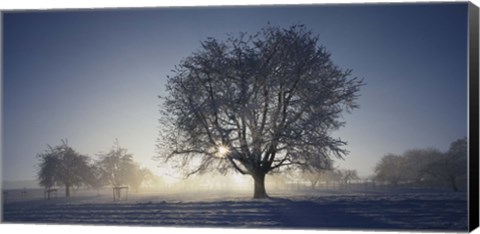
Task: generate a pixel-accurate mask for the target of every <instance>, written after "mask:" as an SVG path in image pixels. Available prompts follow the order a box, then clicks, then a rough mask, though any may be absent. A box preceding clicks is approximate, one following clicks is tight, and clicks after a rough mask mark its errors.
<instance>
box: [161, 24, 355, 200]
mask: <svg viewBox="0 0 480 234" xmlns="http://www.w3.org/2000/svg"><path fill="white" fill-rule="evenodd" d="M318 42H319V38H318V36H314V35H313V33H312V32H311V31H309V30H307V29H306V28H305V27H304V26H302V25H295V26H292V27H290V28H285V29H283V28H278V27H273V26H268V27H266V28H264V29H263V30H262V31H260V32H259V33H256V34H254V35H247V34H240V36H239V37H229V38H228V39H227V40H226V41H218V40H216V39H214V38H209V39H208V40H206V41H204V42H202V46H201V48H200V50H198V51H197V52H195V53H193V54H192V55H191V56H189V57H187V58H186V59H184V60H183V61H182V62H181V63H180V65H178V66H177V67H175V69H174V70H173V72H174V75H173V76H172V77H168V85H167V91H168V95H167V96H166V97H163V98H162V100H163V108H162V109H161V113H162V118H161V119H160V122H161V124H162V126H161V131H160V138H159V143H158V149H159V155H158V157H156V159H158V160H162V161H167V162H169V161H173V162H176V163H177V166H178V167H180V168H190V169H191V170H189V171H188V172H187V175H190V174H193V173H197V172H204V171H210V170H211V169H212V168H214V169H217V170H219V171H220V172H225V171H226V170H228V169H235V170H236V171H238V172H240V173H242V174H248V175H250V176H252V177H253V180H254V195H253V197H254V198H264V197H267V193H266V190H265V176H266V175H267V173H269V172H271V171H273V170H279V169H280V168H293V167H300V168H311V169H317V168H321V167H322V166H323V163H322V162H324V161H325V160H328V159H330V158H331V157H337V158H342V157H343V156H344V155H346V153H347V151H346V150H345V149H344V148H343V146H345V145H346V142H344V141H342V140H341V139H338V138H334V137H332V136H331V132H332V131H334V130H337V129H338V128H340V127H342V126H343V125H344V124H345V123H344V122H343V121H342V120H341V116H342V113H343V112H344V111H345V110H346V111H350V110H352V109H354V108H357V107H358V105H357V103H356V99H357V97H358V95H359V94H358V92H359V89H360V87H361V86H362V85H363V81H362V80H361V79H358V78H350V73H351V71H350V70H342V69H340V68H339V67H338V66H337V65H335V64H334V63H333V62H332V61H331V59H330V53H329V52H328V51H327V50H326V49H325V48H324V47H322V46H321V45H319V43H318Z"/></svg>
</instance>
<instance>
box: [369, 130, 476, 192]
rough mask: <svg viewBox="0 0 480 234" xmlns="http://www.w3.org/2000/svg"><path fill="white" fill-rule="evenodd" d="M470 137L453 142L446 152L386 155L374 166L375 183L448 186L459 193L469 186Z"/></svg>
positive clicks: (429, 150) (420, 150) (415, 151)
mask: <svg viewBox="0 0 480 234" xmlns="http://www.w3.org/2000/svg"><path fill="white" fill-rule="evenodd" d="M467 150H468V149H467V138H463V139H458V140H456V141H454V142H452V143H451V145H450V148H449V149H448V151H446V152H441V151H440V150H437V149H414V150H408V151H406V152H405V153H403V154H401V155H396V154H387V155H385V156H383V158H382V159H381V160H380V162H379V163H378V164H377V165H376V167H375V176H374V178H375V180H376V181H379V182H382V183H385V184H390V185H393V186H398V185H400V184H403V185H405V184H409V185H429V186H449V187H450V188H451V189H452V190H454V191H458V190H459V189H460V186H465V185H466V183H467V155H468V152H467Z"/></svg>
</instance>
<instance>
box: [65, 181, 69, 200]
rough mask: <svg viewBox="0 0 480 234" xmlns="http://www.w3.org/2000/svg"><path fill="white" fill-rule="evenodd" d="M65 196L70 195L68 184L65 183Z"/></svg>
mask: <svg viewBox="0 0 480 234" xmlns="http://www.w3.org/2000/svg"><path fill="white" fill-rule="evenodd" d="M65 197H70V185H68V184H66V185H65Z"/></svg>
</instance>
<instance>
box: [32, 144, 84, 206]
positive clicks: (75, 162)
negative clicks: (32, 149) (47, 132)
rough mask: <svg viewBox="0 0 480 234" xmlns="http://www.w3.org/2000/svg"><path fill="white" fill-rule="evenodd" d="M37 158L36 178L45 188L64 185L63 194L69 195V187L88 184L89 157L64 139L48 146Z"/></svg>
mask: <svg viewBox="0 0 480 234" xmlns="http://www.w3.org/2000/svg"><path fill="white" fill-rule="evenodd" d="M37 158H38V159H39V161H40V163H39V166H40V170H39V172H38V179H39V182H40V185H42V186H44V187H46V188H47V189H49V188H51V187H53V186H54V185H59V186H65V196H66V197H69V196H70V188H71V187H73V186H82V185H89V182H90V180H89V175H90V174H91V167H90V165H89V157H87V156H84V155H81V154H79V153H77V152H76V151H75V150H73V149H72V148H71V147H70V146H68V142H67V141H66V140H62V144H60V145H59V146H55V147H51V146H48V149H47V150H46V151H45V152H44V153H41V154H38V155H37Z"/></svg>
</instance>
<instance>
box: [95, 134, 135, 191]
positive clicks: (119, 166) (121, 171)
mask: <svg viewBox="0 0 480 234" xmlns="http://www.w3.org/2000/svg"><path fill="white" fill-rule="evenodd" d="M99 157H100V160H99V161H98V163H97V164H98V166H99V167H100V168H101V177H102V179H103V180H104V181H106V183H107V184H110V185H112V186H113V187H118V186H121V185H127V182H128V177H129V174H130V170H131V169H130V167H132V166H133V159H132V157H133V156H132V154H129V153H128V152H127V149H125V148H122V147H120V144H119V143H118V140H116V141H115V144H114V146H113V147H112V149H110V151H109V152H107V153H100V154H99Z"/></svg>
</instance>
